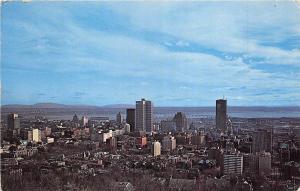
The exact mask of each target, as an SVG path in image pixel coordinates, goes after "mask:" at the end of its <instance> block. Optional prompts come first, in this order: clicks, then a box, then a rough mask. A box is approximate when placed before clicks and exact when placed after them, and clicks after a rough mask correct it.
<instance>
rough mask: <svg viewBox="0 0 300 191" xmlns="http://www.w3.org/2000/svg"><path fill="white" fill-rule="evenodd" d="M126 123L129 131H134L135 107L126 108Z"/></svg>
mask: <svg viewBox="0 0 300 191" xmlns="http://www.w3.org/2000/svg"><path fill="white" fill-rule="evenodd" d="M126 123H128V124H129V125H130V131H131V132H134V131H135V109H131V108H130V109H127V110H126Z"/></svg>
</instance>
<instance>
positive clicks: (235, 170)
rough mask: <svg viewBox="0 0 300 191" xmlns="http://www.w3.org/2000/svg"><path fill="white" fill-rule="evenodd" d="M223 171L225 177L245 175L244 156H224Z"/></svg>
mask: <svg viewBox="0 0 300 191" xmlns="http://www.w3.org/2000/svg"><path fill="white" fill-rule="evenodd" d="M221 171H222V173H223V174H224V175H240V174H242V173H243V156H242V155H238V154H224V155H223V164H222V165H221Z"/></svg>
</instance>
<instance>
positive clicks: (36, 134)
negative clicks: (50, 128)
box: [32, 129, 42, 142]
mask: <svg viewBox="0 0 300 191" xmlns="http://www.w3.org/2000/svg"><path fill="white" fill-rule="evenodd" d="M32 141H35V142H41V141H42V134H41V130H39V129H32Z"/></svg>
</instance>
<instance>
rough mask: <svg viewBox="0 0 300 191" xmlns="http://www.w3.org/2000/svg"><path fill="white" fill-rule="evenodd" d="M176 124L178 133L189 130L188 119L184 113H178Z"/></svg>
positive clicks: (175, 117) (175, 118) (175, 119)
mask: <svg viewBox="0 0 300 191" xmlns="http://www.w3.org/2000/svg"><path fill="white" fill-rule="evenodd" d="M173 120H174V121H175V123H176V131H186V130H187V126H188V124H187V118H186V116H185V114H184V113H182V112H177V113H176V114H175V116H174V118H173Z"/></svg>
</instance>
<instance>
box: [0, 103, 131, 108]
mask: <svg viewBox="0 0 300 191" xmlns="http://www.w3.org/2000/svg"><path fill="white" fill-rule="evenodd" d="M1 107H2V108H38V109H42V108H57V109H62V108H89V109H96V108H134V107H135V105H130V104H111V105H103V106H93V105H65V104H58V103H36V104H32V105H25V104H8V105H2V106H1Z"/></svg>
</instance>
